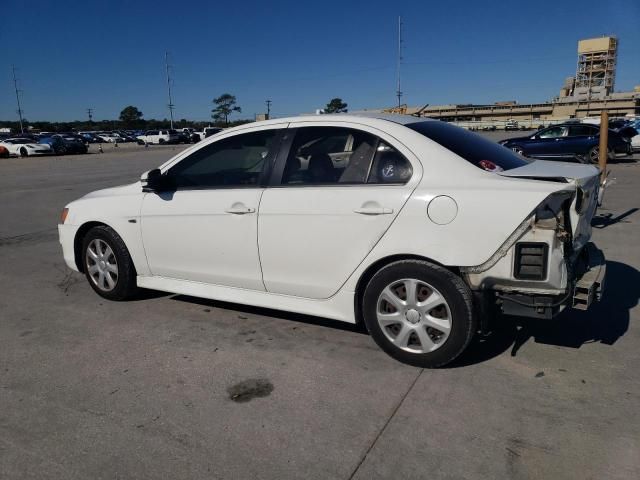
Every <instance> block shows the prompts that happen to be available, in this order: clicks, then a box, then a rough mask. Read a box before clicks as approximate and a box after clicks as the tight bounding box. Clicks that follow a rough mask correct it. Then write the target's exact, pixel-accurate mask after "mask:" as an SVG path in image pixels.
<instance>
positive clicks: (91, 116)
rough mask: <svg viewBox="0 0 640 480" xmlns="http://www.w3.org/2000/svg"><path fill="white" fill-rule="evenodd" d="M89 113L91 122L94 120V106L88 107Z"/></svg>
mask: <svg viewBox="0 0 640 480" xmlns="http://www.w3.org/2000/svg"><path fill="white" fill-rule="evenodd" d="M87 115H89V124H91V123H92V122H93V108H87Z"/></svg>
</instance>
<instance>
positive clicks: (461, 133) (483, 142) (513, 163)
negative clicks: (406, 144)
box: [406, 120, 529, 171]
mask: <svg viewBox="0 0 640 480" xmlns="http://www.w3.org/2000/svg"><path fill="white" fill-rule="evenodd" d="M406 126H407V127H408V128H410V129H411V130H415V131H416V132H418V133H420V134H422V135H424V136H425V137H427V138H429V139H431V140H433V141H434V142H436V143H438V144H440V145H441V146H443V147H444V148H446V149H447V150H450V151H452V152H453V153H455V154H456V155H458V156H459V157H462V158H463V159H465V160H466V161H467V162H469V163H471V164H473V165H475V166H476V167H478V168H482V169H483V170H487V171H494V170H510V169H512V168H518V167H522V166H524V165H527V164H528V163H529V162H527V160H525V159H524V158H523V157H522V156H520V155H518V154H517V153H515V152H513V151H512V150H511V149H509V148H506V147H503V146H502V145H499V144H497V143H495V142H492V141H491V140H488V139H487V138H484V137H482V136H481V135H478V134H477V133H473V132H470V131H468V130H465V129H464V128H460V127H456V126H454V125H451V124H449V123H446V122H441V121H438V120H430V121H426V122H425V121H423V122H416V123H409V124H407V125H406Z"/></svg>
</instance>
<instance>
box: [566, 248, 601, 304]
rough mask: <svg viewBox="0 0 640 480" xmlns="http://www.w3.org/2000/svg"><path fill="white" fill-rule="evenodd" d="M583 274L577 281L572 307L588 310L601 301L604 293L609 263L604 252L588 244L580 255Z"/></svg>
mask: <svg viewBox="0 0 640 480" xmlns="http://www.w3.org/2000/svg"><path fill="white" fill-rule="evenodd" d="M580 260H581V261H582V262H583V264H582V267H583V268H582V274H581V275H580V277H579V278H578V279H577V280H576V283H575V287H574V292H573V302H572V307H573V308H576V309H578V310H587V309H588V308H589V307H590V306H591V304H592V303H593V302H594V301H600V299H601V298H602V294H603V292H604V281H605V276H606V273H607V262H606V259H605V258H604V253H602V250H600V249H599V248H597V247H596V246H595V245H594V244H593V243H588V244H587V245H586V246H585V248H584V249H583V250H582V252H581V255H580Z"/></svg>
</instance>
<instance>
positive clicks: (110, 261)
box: [85, 238, 118, 292]
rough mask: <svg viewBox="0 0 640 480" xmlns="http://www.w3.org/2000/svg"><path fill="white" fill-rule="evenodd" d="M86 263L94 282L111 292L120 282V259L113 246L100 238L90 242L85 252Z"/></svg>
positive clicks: (103, 289) (101, 288)
mask: <svg viewBox="0 0 640 480" xmlns="http://www.w3.org/2000/svg"><path fill="white" fill-rule="evenodd" d="M85 265H86V268H87V272H88V273H89V277H90V278H91V281H92V282H93V284H94V285H95V286H96V287H98V288H99V289H100V290H102V291H104V292H109V291H111V290H113V289H114V288H115V287H116V284H117V283H118V261H117V260H116V256H115V254H114V253H113V250H112V249H111V247H110V246H109V245H108V244H107V242H105V241H104V240H101V239H99V238H96V239H94V240H92V241H91V243H89V245H88V246H87V251H86V254H85Z"/></svg>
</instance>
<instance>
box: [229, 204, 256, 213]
mask: <svg viewBox="0 0 640 480" xmlns="http://www.w3.org/2000/svg"><path fill="white" fill-rule="evenodd" d="M255 211H256V209H255V208H248V207H244V206H235V205H234V206H232V207H229V208H227V209H225V212H227V213H233V214H234V215H245V214H247V213H254V212H255Z"/></svg>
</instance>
